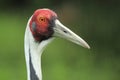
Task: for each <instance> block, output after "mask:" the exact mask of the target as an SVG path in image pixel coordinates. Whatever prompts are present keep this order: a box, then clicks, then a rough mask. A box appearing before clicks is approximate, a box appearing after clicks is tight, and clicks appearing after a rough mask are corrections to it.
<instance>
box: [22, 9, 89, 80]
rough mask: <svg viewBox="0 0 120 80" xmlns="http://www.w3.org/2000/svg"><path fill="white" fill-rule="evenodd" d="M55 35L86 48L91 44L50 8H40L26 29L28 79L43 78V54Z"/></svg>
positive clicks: (37, 79) (36, 79) (38, 79)
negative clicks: (61, 20) (64, 23)
mask: <svg viewBox="0 0 120 80" xmlns="http://www.w3.org/2000/svg"><path fill="white" fill-rule="evenodd" d="M54 37H62V38H65V39H67V40H69V41H71V42H74V43H76V44H78V45H81V46H83V47H85V48H88V49H89V48H90V47H89V45H88V44H87V43H86V42H85V41H84V40H83V39H82V38H81V37H79V36H78V35H77V34H75V33H74V32H72V31H71V30H70V29H68V28H67V27H65V26H64V25H63V24H62V23H61V22H60V21H59V20H58V18H57V14H56V13H55V12H54V11H52V10H50V9H38V10H37V11H35V12H34V14H33V15H32V17H31V18H30V19H29V21H28V24H27V28H26V31H25V41H24V42H25V45H24V46H25V58H26V65H27V77H28V80H42V72H41V55H42V52H43V50H44V48H45V46H46V45H47V44H48V43H50V42H51V41H52V40H53V38H54Z"/></svg>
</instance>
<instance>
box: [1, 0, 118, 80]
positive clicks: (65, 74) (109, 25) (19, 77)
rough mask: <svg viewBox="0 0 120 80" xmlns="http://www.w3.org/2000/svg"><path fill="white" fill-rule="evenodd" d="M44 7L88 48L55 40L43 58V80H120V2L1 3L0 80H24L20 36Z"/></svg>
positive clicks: (21, 0) (38, 0)
mask: <svg viewBox="0 0 120 80" xmlns="http://www.w3.org/2000/svg"><path fill="white" fill-rule="evenodd" d="M44 7H45V8H50V9H52V10H54V11H55V12H56V13H57V14H58V16H59V20H60V21H61V22H62V23H63V24H64V25H66V26H67V27H69V28H70V29H71V30H73V31H74V32H75V33H77V34H78V35H80V36H81V37H82V38H83V39H84V40H86V41H87V42H88V43H89V45H90V46H91V49H90V50H87V49H84V48H82V47H81V46H78V45H76V44H74V43H71V42H69V41H66V40H63V39H61V38H57V39H55V40H54V41H53V42H52V43H51V44H49V45H48V46H47V48H46V49H45V51H44V53H43V55H42V69H43V70H42V71H43V72H42V73H43V80H120V47H119V45H120V31H119V30H120V0H90V1H89V0H76V1H75V0H0V80H27V76H26V74H27V73H26V64H25V57H24V32H25V28H26V24H27V21H28V19H29V17H30V16H31V15H32V14H33V12H34V10H36V9H38V8H44Z"/></svg>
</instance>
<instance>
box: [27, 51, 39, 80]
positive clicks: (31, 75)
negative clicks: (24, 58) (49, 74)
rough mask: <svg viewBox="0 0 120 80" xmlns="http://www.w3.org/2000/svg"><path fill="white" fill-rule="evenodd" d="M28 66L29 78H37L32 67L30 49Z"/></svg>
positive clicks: (32, 79) (34, 79)
mask: <svg viewBox="0 0 120 80" xmlns="http://www.w3.org/2000/svg"><path fill="white" fill-rule="evenodd" d="M29 66H30V80H39V78H38V77H37V75H36V73H35V69H34V68H33V64H32V61H31V53H30V49H29Z"/></svg>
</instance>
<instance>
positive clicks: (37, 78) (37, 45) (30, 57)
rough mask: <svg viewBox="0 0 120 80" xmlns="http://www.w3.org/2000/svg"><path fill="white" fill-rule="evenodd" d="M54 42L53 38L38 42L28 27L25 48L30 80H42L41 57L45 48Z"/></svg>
mask: <svg viewBox="0 0 120 80" xmlns="http://www.w3.org/2000/svg"><path fill="white" fill-rule="evenodd" d="M28 23H29V21H28ZM52 40H53V38H50V39H48V40H44V41H42V42H36V41H35V39H34V38H33V35H32V33H31V31H30V29H29V25H27V28H26V31H25V41H24V42H25V45H24V46H25V58H26V66H27V78H28V80H42V69H41V55H42V52H43V50H44V48H45V46H46V45H47V44H48V43H50V42H51V41H52Z"/></svg>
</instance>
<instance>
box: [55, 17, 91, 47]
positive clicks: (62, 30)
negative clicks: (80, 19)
mask: <svg viewBox="0 0 120 80" xmlns="http://www.w3.org/2000/svg"><path fill="white" fill-rule="evenodd" d="M53 28H54V32H55V34H54V36H58V37H61V38H64V39H67V40H69V41H71V42H73V43H76V44H78V45H81V46H82V47H85V48H88V49H90V46H89V45H88V44H87V43H86V42H85V41H84V40H83V39H82V38H81V37H80V36H78V35H77V34H75V33H74V32H72V31H71V30H70V29H69V28H67V27H65V26H64V25H63V24H62V23H61V22H60V21H59V20H58V19H56V20H55V26H54V27H53Z"/></svg>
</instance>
